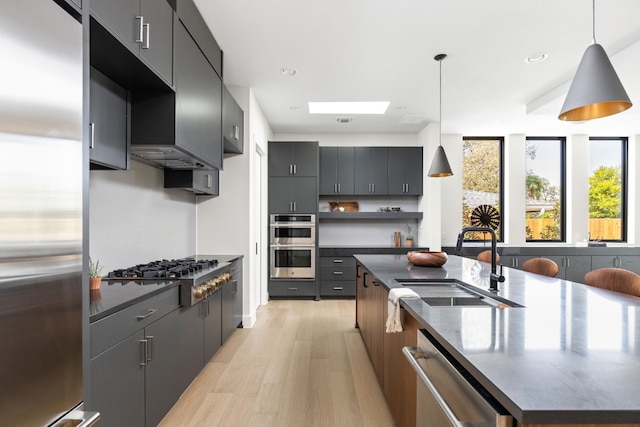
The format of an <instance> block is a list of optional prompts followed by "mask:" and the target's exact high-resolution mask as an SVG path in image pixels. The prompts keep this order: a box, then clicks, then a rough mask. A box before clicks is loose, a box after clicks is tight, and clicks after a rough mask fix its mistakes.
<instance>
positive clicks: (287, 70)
mask: <svg viewBox="0 0 640 427" xmlns="http://www.w3.org/2000/svg"><path fill="white" fill-rule="evenodd" d="M297 72H298V71H297V70H296V69H295V68H293V67H282V68H280V74H282V75H283V76H285V77H293V76H295V75H296V73H297Z"/></svg>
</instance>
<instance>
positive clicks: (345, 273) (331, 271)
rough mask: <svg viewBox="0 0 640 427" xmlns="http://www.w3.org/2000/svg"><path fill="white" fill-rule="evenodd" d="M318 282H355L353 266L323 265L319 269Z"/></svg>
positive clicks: (354, 267) (354, 268)
mask: <svg viewBox="0 0 640 427" xmlns="http://www.w3.org/2000/svg"><path fill="white" fill-rule="evenodd" d="M320 280H322V281H323V282H324V281H325V280H352V281H354V280H356V266H355V265H346V266H344V265H340V264H336V265H323V266H321V267H320Z"/></svg>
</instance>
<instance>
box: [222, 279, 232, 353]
mask: <svg viewBox="0 0 640 427" xmlns="http://www.w3.org/2000/svg"><path fill="white" fill-rule="evenodd" d="M221 291H222V292H221V293H222V316H221V318H222V344H224V343H225V342H226V341H227V338H229V337H230V336H231V334H232V333H233V331H234V330H235V329H236V325H235V324H234V322H235V316H234V313H235V292H236V285H235V283H234V282H229V283H227V284H226V285H225V286H223V287H222V289H221Z"/></svg>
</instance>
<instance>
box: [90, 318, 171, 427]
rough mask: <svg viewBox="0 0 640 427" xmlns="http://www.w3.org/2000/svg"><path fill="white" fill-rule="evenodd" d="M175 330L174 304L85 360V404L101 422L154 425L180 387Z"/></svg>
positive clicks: (137, 426) (106, 423)
mask: <svg viewBox="0 0 640 427" xmlns="http://www.w3.org/2000/svg"><path fill="white" fill-rule="evenodd" d="M178 334H179V330H178V311H177V310H174V311H172V312H171V313H169V314H167V315H166V316H164V317H162V318H160V319H159V320H157V321H155V322H153V323H151V324H149V325H148V326H147V327H145V328H144V329H141V330H139V331H137V332H136V333H135V334H133V335H131V336H129V337H127V338H126V339H124V340H122V341H121V342H119V343H118V344H116V345H115V346H113V347H112V348H110V349H109V350H107V351H105V352H104V353H102V354H100V355H98V356H97V357H95V358H93V359H92V360H91V363H90V375H91V402H92V403H91V406H92V408H95V410H97V411H99V412H100V422H101V423H102V424H104V425H109V426H119V427H126V426H131V427H140V426H147V427H151V426H156V425H158V423H159V422H160V420H162V418H163V417H164V415H165V414H166V413H167V412H168V411H169V409H171V407H172V406H173V404H174V403H175V402H176V401H177V400H178V398H179V397H180V394H181V393H182V389H179V388H178V387H177V386H176V378H177V377H176V370H175V367H176V366H177V364H178V362H179V354H178V347H177V346H176V345H175V344H176V343H177V342H178V339H179V335H178ZM145 348H146V350H145Z"/></svg>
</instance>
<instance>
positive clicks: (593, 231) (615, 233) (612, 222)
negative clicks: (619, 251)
mask: <svg viewBox="0 0 640 427" xmlns="http://www.w3.org/2000/svg"><path fill="white" fill-rule="evenodd" d="M526 225H527V227H528V228H529V230H531V234H532V235H533V238H534V239H540V233H541V232H542V231H543V230H545V228H546V227H547V226H553V220H552V219H527V220H526ZM589 236H590V237H591V239H593V240H620V239H621V237H622V220H621V219H620V218H592V219H590V220H589Z"/></svg>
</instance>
